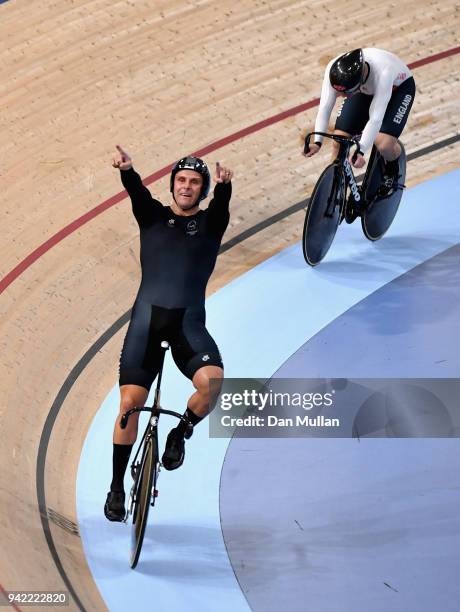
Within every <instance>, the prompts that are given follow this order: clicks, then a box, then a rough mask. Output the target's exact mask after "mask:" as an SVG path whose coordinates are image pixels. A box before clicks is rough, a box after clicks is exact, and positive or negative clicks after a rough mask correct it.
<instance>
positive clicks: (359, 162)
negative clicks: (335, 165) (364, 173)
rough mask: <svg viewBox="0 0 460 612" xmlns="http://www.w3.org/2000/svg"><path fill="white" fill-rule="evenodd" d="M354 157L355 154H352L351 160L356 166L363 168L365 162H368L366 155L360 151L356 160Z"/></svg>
mask: <svg viewBox="0 0 460 612" xmlns="http://www.w3.org/2000/svg"><path fill="white" fill-rule="evenodd" d="M353 157H354V155H350V158H349V162H350V164H351V165H352V166H353V167H354V168H362V167H363V166H364V164H365V163H366V160H365V159H364V155H361V153H358V154H357V155H356V159H355V160H353Z"/></svg>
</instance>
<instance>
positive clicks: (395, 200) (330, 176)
mask: <svg viewBox="0 0 460 612" xmlns="http://www.w3.org/2000/svg"><path fill="white" fill-rule="evenodd" d="M316 134H318V135H321V136H324V137H326V138H331V139H332V140H335V141H336V142H338V143H339V152H338V154H337V157H336V159H335V160H334V161H333V162H332V163H331V164H329V165H328V166H327V167H326V168H325V170H324V171H323V172H322V174H321V175H320V177H319V179H318V181H317V182H316V185H315V187H314V189H313V193H312V195H311V198H310V200H309V202H308V205H307V208H306V215H305V222H304V228H303V236H302V247H303V254H304V257H305V261H306V262H307V263H308V264H309V265H310V266H316V265H317V264H319V263H320V261H322V259H324V257H325V256H326V254H327V252H328V251H329V249H330V247H331V244H332V241H333V240H334V236H335V234H336V231H337V228H338V226H339V224H340V223H341V222H342V221H343V219H345V221H346V222H348V223H352V222H353V221H354V219H355V218H356V217H357V216H359V217H361V226H362V229H363V232H364V235H365V236H366V238H368V239H369V240H372V241H375V240H379V239H380V238H381V237H382V236H383V235H384V234H385V232H387V230H388V229H389V227H390V225H391V224H392V222H393V219H394V218H395V216H396V213H397V211H398V207H399V203H400V201H401V197H402V191H403V189H404V188H405V185H404V181H405V177H406V153H405V150H404V146H403V144H402V143H401V142H400V141H398V142H399V144H400V146H401V155H400V157H399V176H398V178H397V179H396V180H395V182H394V184H393V186H392V188H391V190H390V191H389V192H388V193H385V192H384V191H382V188H383V179H384V173H385V162H384V160H383V157H382V156H381V155H380V153H379V152H378V150H377V148H376V147H375V145H374V146H373V147H372V152H371V155H370V157H369V161H368V164H367V168H366V172H365V174H364V178H363V181H362V184H361V186H358V183H357V178H359V177H355V175H354V173H353V169H352V166H351V164H350V162H349V161H348V157H349V152H350V149H351V148H352V147H353V146H356V151H355V153H354V154H353V158H355V157H356V155H357V151H358V143H357V141H356V140H355V139H353V138H348V137H345V136H339V135H338V134H327V133H324V132H311V133H310V134H307V137H306V138H305V147H304V152H305V153H307V152H308V149H309V145H310V138H311V136H313V135H316ZM347 191H349V195H348V198H347Z"/></svg>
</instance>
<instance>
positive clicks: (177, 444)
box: [161, 427, 185, 470]
mask: <svg viewBox="0 0 460 612" xmlns="http://www.w3.org/2000/svg"><path fill="white" fill-rule="evenodd" d="M184 456H185V442H184V434H183V433H182V432H181V431H180V430H179V429H178V428H177V427H174V429H171V431H170V432H169V434H168V437H167V439H166V445H165V452H164V453H163V457H162V458H161V462H162V464H163V467H164V468H165V469H166V470H177V468H179V467H180V466H181V465H182V464H183V462H184Z"/></svg>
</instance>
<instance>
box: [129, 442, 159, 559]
mask: <svg viewBox="0 0 460 612" xmlns="http://www.w3.org/2000/svg"><path fill="white" fill-rule="evenodd" d="M139 469H140V472H139V481H138V486H137V490H136V499H135V502H134V512H133V527H132V535H131V562H130V564H131V567H132V568H133V569H134V568H135V567H136V565H137V562H138V560H139V555H140V554H141V549H142V542H143V541H144V534H145V528H146V526H147V518H148V515H149V506H150V500H151V495H152V484H153V483H154V482H156V470H157V452H156V449H155V446H154V441H153V439H152V438H150V437H148V438H147V440H146V442H145V453H144V455H143V461H142V465H141V466H140V468H139Z"/></svg>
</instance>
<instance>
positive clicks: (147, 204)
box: [112, 145, 162, 226]
mask: <svg viewBox="0 0 460 612" xmlns="http://www.w3.org/2000/svg"><path fill="white" fill-rule="evenodd" d="M116 147H117V153H116V154H115V156H114V158H113V161H112V166H113V167H114V168H118V169H119V170H120V177H121V182H122V184H123V187H124V188H125V189H126V191H127V192H128V195H129V197H130V198H131V203H132V207H133V213H134V216H135V217H136V220H137V222H138V224H139V225H140V226H146V225H151V224H152V223H153V222H154V221H155V220H156V217H157V212H158V211H159V210H161V208H160V207H161V206H162V204H161V203H160V202H158V200H155V199H154V198H153V197H152V194H151V193H150V191H149V190H148V189H147V187H145V185H144V184H143V183H142V180H141V177H140V176H139V174H138V173H137V172H136V171H135V170H134V168H133V162H132V159H131V157H130V155H129V154H128V153H127V152H126V151H125V150H124V149H122V148H121V147H120V146H119V145H116Z"/></svg>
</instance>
